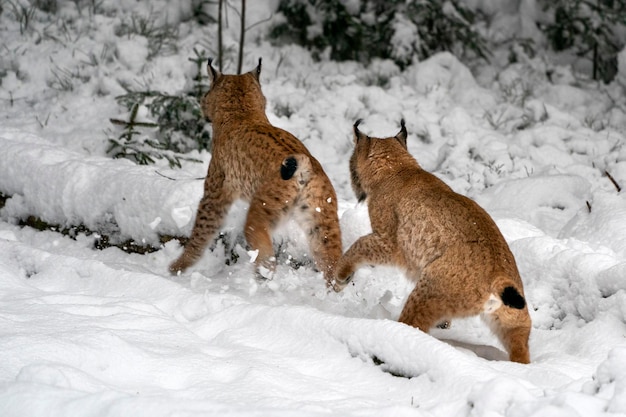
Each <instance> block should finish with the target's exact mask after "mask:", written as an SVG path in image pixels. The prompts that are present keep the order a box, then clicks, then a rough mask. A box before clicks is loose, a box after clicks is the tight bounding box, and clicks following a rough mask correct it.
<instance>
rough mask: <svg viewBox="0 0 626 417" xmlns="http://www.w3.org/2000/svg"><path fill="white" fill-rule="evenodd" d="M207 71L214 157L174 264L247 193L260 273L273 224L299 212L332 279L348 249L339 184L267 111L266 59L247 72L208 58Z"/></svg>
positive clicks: (183, 262)
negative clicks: (229, 71)
mask: <svg viewBox="0 0 626 417" xmlns="http://www.w3.org/2000/svg"><path fill="white" fill-rule="evenodd" d="M208 73H209V79H210V82H211V87H210V89H209V91H208V92H207V94H206V95H205V96H204V98H203V100H202V112H203V114H204V116H205V117H206V118H207V119H208V120H209V121H211V122H212V125H213V148H212V158H211V162H210V163H209V169H208V174H207V177H206V179H205V183H204V195H203V197H202V199H201V200H200V204H199V207H198V212H197V214H196V220H195V224H194V226H193V230H192V232H191V237H190V238H189V241H188V242H187V244H186V245H185V248H184V251H183V253H182V255H181V256H180V257H179V258H178V259H177V260H176V261H175V262H173V263H172V264H171V266H170V271H171V272H172V273H177V272H179V271H183V270H185V269H186V268H188V267H189V266H191V265H192V264H194V263H195V262H196V261H197V260H198V259H199V258H200V257H201V256H202V253H203V251H204V249H205V247H206V245H207V243H208V242H209V240H211V239H212V238H213V237H214V236H215V234H216V232H217V231H218V229H219V228H220V226H221V225H222V221H223V220H224V217H225V216H226V214H227V212H228V209H229V207H230V206H231V204H232V203H233V202H234V201H235V200H236V199H243V200H246V201H248V202H250V208H249V209H248V213H247V218H246V222H245V230H244V233H245V237H246V240H247V242H248V245H249V246H250V248H251V249H252V250H257V251H258V255H257V257H256V260H255V263H256V270H257V273H258V274H260V275H261V276H263V277H265V278H271V277H272V275H273V273H274V270H275V266H276V258H275V256H274V249H273V246H272V238H271V232H272V230H273V229H274V227H275V226H276V225H277V224H278V222H279V221H280V220H281V219H282V218H284V217H285V216H286V215H288V214H293V213H294V212H295V215H296V217H297V219H298V221H299V223H300V226H302V227H303V228H304V230H305V232H306V234H307V236H308V240H309V242H308V243H309V248H310V251H311V254H312V256H313V258H314V260H315V263H316V266H317V268H318V269H319V270H321V271H322V272H323V273H324V277H325V279H326V281H327V283H328V285H331V280H332V279H333V278H334V267H335V265H336V263H337V260H338V259H339V257H340V256H341V254H342V248H341V232H340V229H339V220H338V217H337V198H336V196H335V190H334V188H333V186H332V184H331V182H330V180H329V179H328V177H327V176H326V174H325V173H324V170H323V169H322V166H321V165H320V163H319V162H318V161H317V160H316V159H315V158H314V157H313V156H311V154H310V153H309V151H308V150H307V149H306V147H305V146H304V145H303V144H302V142H300V141H299V140H298V139H297V138H296V137H295V136H293V135H292V134H290V133H288V132H286V131H284V130H282V129H279V128H277V127H274V126H272V125H271V124H270V122H269V120H268V119H267V116H266V114H265V96H264V95H263V93H262V92H261V85H260V83H259V78H260V74H261V60H260V59H259V64H258V66H257V67H256V69H254V70H252V71H250V72H248V73H245V74H242V75H224V74H222V73H220V72H219V71H218V70H216V69H215V68H213V66H212V65H211V60H209V63H208Z"/></svg>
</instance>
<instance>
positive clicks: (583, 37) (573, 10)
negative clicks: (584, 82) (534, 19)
mask: <svg viewBox="0 0 626 417" xmlns="http://www.w3.org/2000/svg"><path fill="white" fill-rule="evenodd" d="M545 9H546V10H547V11H549V12H551V13H550V14H551V21H550V22H548V23H547V24H545V25H543V29H544V32H545V33H546V36H547V38H548V41H549V43H550V46H551V47H552V48H553V49H554V50H555V51H569V52H571V53H573V54H575V55H576V56H579V57H585V58H587V59H589V60H591V63H592V75H593V79H594V80H598V79H602V80H603V81H605V82H610V81H611V80H613V78H615V75H616V73H617V54H618V53H619V51H620V50H621V49H622V48H623V47H624V45H625V44H626V0H598V1H596V0H593V1H590V0H556V1H553V0H550V1H546V2H545Z"/></svg>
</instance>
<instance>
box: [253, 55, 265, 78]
mask: <svg viewBox="0 0 626 417" xmlns="http://www.w3.org/2000/svg"><path fill="white" fill-rule="evenodd" d="M261 61H263V58H259V63H258V65H257V66H256V69H255V70H254V76H255V77H256V79H257V81H258V80H259V79H260V78H261Z"/></svg>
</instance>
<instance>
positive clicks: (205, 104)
mask: <svg viewBox="0 0 626 417" xmlns="http://www.w3.org/2000/svg"><path fill="white" fill-rule="evenodd" d="M212 62H213V60H212V59H210V58H209V63H208V66H207V70H208V73H209V80H210V82H211V87H210V88H209V91H208V92H207V93H206V94H205V96H204V98H203V99H202V113H203V114H204V117H206V118H207V119H208V120H209V121H210V122H214V123H220V122H221V120H223V119H224V118H225V117H226V118H229V117H255V116H260V115H262V117H264V118H265V117H266V116H265V96H264V95H263V92H262V91H261V83H260V82H259V79H260V77H261V58H259V64H258V65H257V67H256V68H255V69H253V70H252V71H249V72H247V73H245V74H241V75H226V74H222V73H221V72H220V71H218V70H217V69H215V68H213V65H212Z"/></svg>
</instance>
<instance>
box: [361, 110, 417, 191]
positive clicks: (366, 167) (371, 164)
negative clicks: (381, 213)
mask: <svg viewBox="0 0 626 417" xmlns="http://www.w3.org/2000/svg"><path fill="white" fill-rule="evenodd" d="M361 121H362V120H361V119H359V120H357V121H356V123H354V152H353V153H352V157H350V177H351V179H352V189H353V190H354V194H355V195H356V198H357V199H358V200H359V202H361V201H364V200H365V199H366V198H367V194H368V193H369V192H370V191H371V187H372V185H373V184H375V183H377V182H379V181H384V179H385V178H386V177H387V176H388V174H389V171H390V170H391V169H394V167H396V166H398V165H401V164H402V163H403V162H402V161H403V160H406V158H407V156H408V157H409V158H410V159H413V158H412V157H411V156H410V154H409V153H408V151H407V145H406V138H407V131H406V127H405V125H404V119H403V120H401V121H400V126H401V127H400V132H398V134H397V135H396V136H393V137H389V138H374V137H370V136H367V135H366V134H364V133H362V132H361V131H360V130H359V124H360V123H361ZM413 161H415V160H414V159H413ZM413 163H415V162H413Z"/></svg>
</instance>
